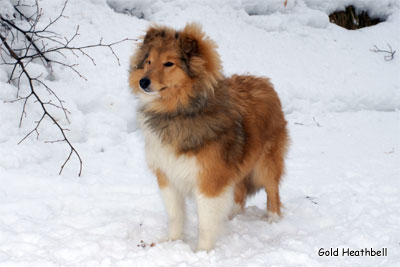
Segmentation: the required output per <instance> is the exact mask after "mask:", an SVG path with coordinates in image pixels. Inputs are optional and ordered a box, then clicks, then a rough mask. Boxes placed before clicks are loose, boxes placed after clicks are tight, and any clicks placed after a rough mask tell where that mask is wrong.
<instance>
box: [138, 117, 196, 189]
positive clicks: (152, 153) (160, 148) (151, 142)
mask: <svg viewBox="0 0 400 267" xmlns="http://www.w3.org/2000/svg"><path fill="white" fill-rule="evenodd" d="M139 121H140V123H141V126H142V129H143V133H144V136H145V139H146V146H145V149H146V160H147V164H148V165H149V167H150V168H152V169H153V170H157V169H159V170H160V171H162V172H163V173H164V174H165V175H166V176H167V179H168V182H171V183H173V184H174V186H175V187H176V188H177V189H178V190H179V191H181V192H182V193H183V194H185V195H186V194H188V193H191V192H192V190H193V189H194V188H195V185H196V180H197V177H198V175H199V167H198V163H197V160H196V157H195V156H186V155H180V156H177V155H176V154H175V150H174V148H173V147H172V146H171V145H169V144H165V143H163V142H162V140H161V138H160V137H159V135H157V134H156V133H154V131H153V130H152V129H150V128H149V127H148V126H147V125H146V124H145V119H144V117H143V116H139Z"/></svg>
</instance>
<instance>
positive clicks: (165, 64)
mask: <svg viewBox="0 0 400 267" xmlns="http://www.w3.org/2000/svg"><path fill="white" fill-rule="evenodd" d="M173 65H174V63H172V62H170V61H168V62H165V63H164V66H165V67H171V66H173Z"/></svg>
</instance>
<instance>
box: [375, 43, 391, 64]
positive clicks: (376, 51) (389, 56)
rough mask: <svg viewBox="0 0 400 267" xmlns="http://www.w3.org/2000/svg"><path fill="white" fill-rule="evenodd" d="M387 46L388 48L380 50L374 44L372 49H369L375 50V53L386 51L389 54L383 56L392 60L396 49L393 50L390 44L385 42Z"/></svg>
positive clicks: (387, 59)
mask: <svg viewBox="0 0 400 267" xmlns="http://www.w3.org/2000/svg"><path fill="white" fill-rule="evenodd" d="M387 46H388V47H389V49H390V50H382V49H379V48H378V47H377V46H376V45H374V49H371V51H372V52H375V53H388V54H389V55H385V56H384V57H383V58H384V59H385V60H386V61H390V60H393V58H394V54H395V53H396V50H394V51H393V49H392V47H391V46H390V44H387Z"/></svg>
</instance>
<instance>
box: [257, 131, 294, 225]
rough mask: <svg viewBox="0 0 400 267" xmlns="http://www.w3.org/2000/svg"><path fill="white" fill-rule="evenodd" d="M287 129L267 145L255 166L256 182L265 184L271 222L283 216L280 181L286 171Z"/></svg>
mask: <svg viewBox="0 0 400 267" xmlns="http://www.w3.org/2000/svg"><path fill="white" fill-rule="evenodd" d="M286 144H287V135H286V131H284V132H282V134H281V135H280V136H278V138H277V140H276V143H274V144H273V145H270V146H268V144H267V146H266V148H265V149H264V152H263V154H262V156H261V157H260V159H259V161H258V162H257V164H256V167H255V168H254V178H253V179H254V180H253V181H254V183H255V184H256V185H259V186H263V187H264V188H265V191H266V193H267V216H266V219H267V220H268V221H269V222H274V221H278V220H279V218H280V216H281V201H280V196H279V183H280V180H281V178H282V175H283V173H284V157H285V154H286Z"/></svg>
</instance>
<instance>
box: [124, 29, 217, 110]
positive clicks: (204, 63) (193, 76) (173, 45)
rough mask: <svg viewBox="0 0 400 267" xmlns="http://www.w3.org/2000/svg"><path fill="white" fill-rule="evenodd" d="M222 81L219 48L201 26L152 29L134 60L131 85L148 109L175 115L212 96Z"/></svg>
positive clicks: (144, 38) (130, 78)
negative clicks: (175, 112) (209, 94)
mask: <svg viewBox="0 0 400 267" xmlns="http://www.w3.org/2000/svg"><path fill="white" fill-rule="evenodd" d="M221 78H222V74H221V63H220V59H219V55H218V53H217V51H216V45H215V43H214V42H213V41H211V40H210V39H209V38H208V37H206V36H205V35H204V33H203V32H202V31H201V28H200V26H199V25H197V24H188V25H186V27H185V28H184V29H183V30H182V31H176V30H174V29H172V28H169V27H164V26H151V27H150V28H149V29H148V30H147V32H146V35H145V36H144V37H143V38H142V42H141V43H140V44H139V46H138V48H137V50H136V52H135V54H134V55H133V57H132V59H131V70H130V77H129V84H130V86H131V88H132V89H133V91H134V93H135V94H137V95H139V96H140V98H141V100H142V101H143V102H144V104H145V105H146V108H147V109H149V110H152V111H155V112H174V111H176V110H177V108H179V107H181V108H185V107H186V106H190V105H191V100H192V99H195V98H196V97H197V96H199V95H205V94H208V93H212V92H213V90H214V88H215V86H216V85H217V83H218V81H219V80H220V79H221Z"/></svg>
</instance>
